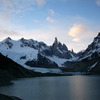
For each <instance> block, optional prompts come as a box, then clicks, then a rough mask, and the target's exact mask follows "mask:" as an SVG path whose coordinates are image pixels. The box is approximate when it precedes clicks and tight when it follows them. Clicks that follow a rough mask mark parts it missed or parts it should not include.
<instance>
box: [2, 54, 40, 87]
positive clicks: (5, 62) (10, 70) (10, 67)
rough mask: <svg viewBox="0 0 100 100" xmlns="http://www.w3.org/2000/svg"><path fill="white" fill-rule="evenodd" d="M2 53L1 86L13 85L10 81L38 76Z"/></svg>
mask: <svg viewBox="0 0 100 100" xmlns="http://www.w3.org/2000/svg"><path fill="white" fill-rule="evenodd" d="M38 75H39V73H36V72H34V71H31V70H28V69H26V68H24V67H22V66H21V65H19V64H17V63H16V62H14V61H12V60H11V59H9V58H7V57H5V56H3V55H2V54H1V53H0V85H6V84H11V82H10V80H12V79H16V78H26V77H34V76H38Z"/></svg>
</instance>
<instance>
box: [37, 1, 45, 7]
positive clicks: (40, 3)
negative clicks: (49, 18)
mask: <svg viewBox="0 0 100 100" xmlns="http://www.w3.org/2000/svg"><path fill="white" fill-rule="evenodd" d="M36 2H37V4H38V5H39V6H42V5H43V4H44V3H45V0H36Z"/></svg>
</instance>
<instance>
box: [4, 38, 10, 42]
mask: <svg viewBox="0 0 100 100" xmlns="http://www.w3.org/2000/svg"><path fill="white" fill-rule="evenodd" d="M10 40H12V39H11V38H10V37H7V38H6V39H4V40H3V42H9V41H10Z"/></svg>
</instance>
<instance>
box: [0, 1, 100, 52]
mask: <svg viewBox="0 0 100 100" xmlns="http://www.w3.org/2000/svg"><path fill="white" fill-rule="evenodd" d="M98 32H100V0H0V41H2V40H3V39H4V38H6V37H11V38H12V39H14V40H17V39H20V38H22V37H23V38H26V39H34V40H37V41H43V42H45V43H46V44H47V45H52V43H53V42H54V39H55V37H57V38H58V41H60V42H61V43H64V44H66V45H67V47H68V48H69V49H70V50H71V49H73V50H74V51H75V52H79V51H80V50H85V49H86V48H87V46H88V45H89V44H90V43H91V42H92V41H93V39H94V37H96V36H97V34H98Z"/></svg>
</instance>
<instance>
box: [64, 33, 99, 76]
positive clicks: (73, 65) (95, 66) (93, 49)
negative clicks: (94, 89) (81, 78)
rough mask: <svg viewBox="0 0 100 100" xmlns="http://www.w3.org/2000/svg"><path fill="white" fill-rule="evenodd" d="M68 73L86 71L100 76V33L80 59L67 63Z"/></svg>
mask: <svg viewBox="0 0 100 100" xmlns="http://www.w3.org/2000/svg"><path fill="white" fill-rule="evenodd" d="M65 66H66V68H65V69H63V70H66V71H81V72H83V71H85V72H92V73H95V74H100V33H99V34H98V36H97V37H95V38H94V40H93V42H92V43H91V44H90V45H89V46H88V48H87V49H86V50H85V51H84V52H83V53H81V55H80V57H79V59H78V60H77V61H73V62H66V63H65Z"/></svg>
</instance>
